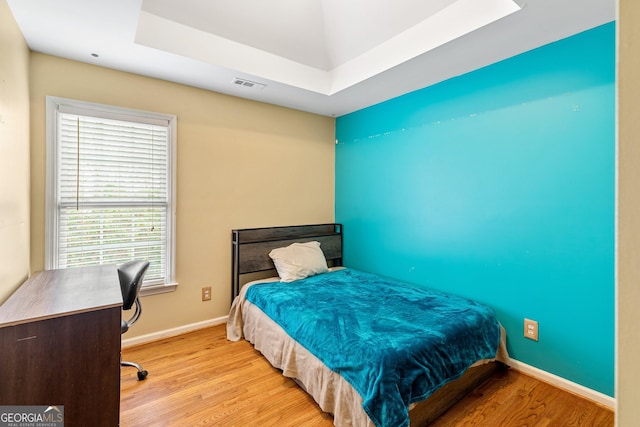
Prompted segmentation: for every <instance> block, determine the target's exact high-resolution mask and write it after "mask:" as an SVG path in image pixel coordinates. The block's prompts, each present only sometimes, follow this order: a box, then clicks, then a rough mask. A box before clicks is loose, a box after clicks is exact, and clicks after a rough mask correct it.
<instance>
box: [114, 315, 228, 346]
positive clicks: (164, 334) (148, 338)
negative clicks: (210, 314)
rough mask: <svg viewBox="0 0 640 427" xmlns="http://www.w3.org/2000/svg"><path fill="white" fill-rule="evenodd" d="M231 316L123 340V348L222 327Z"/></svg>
mask: <svg viewBox="0 0 640 427" xmlns="http://www.w3.org/2000/svg"><path fill="white" fill-rule="evenodd" d="M228 317H229V316H223V317H218V318H216V319H209V320H204V321H202V322H197V323H191V324H189V325H184V326H178V327H177V328H171V329H166V330H164V331H160V332H154V333H151V334H146V335H140V336H138V337H133V338H127V339H123V340H122V348H126V347H131V346H134V345H139V344H146V343H149V342H152V341H158V340H161V339H163V338H169V337H174V336H176V335H180V334H186V333H187V332H193V331H197V330H198V329H203V328H208V327H210V326H216V325H220V324H222V323H226V322H227V318H228Z"/></svg>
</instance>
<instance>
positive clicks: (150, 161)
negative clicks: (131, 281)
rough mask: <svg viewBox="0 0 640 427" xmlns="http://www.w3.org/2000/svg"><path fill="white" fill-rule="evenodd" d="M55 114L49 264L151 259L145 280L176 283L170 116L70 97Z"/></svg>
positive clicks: (157, 282) (58, 107)
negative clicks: (73, 101) (83, 103)
mask: <svg viewBox="0 0 640 427" xmlns="http://www.w3.org/2000/svg"><path fill="white" fill-rule="evenodd" d="M55 116H56V121H55V127H56V129H57V132H56V140H57V144H55V145H56V153H55V154H56V157H57V161H56V162H55V169H56V174H55V175H56V176H55V180H56V181H57V185H55V188H54V192H55V193H56V194H55V210H56V213H54V215H53V216H54V217H56V218H55V219H54V223H53V228H54V230H53V231H54V234H53V235H52V238H53V239H54V240H55V241H54V242H53V244H52V245H48V247H50V248H51V251H52V254H51V255H52V256H51V257H50V258H51V259H50V261H51V262H52V265H51V266H50V268H67V267H79V266H85V265H95V264H121V263H123V262H125V261H129V260H132V259H145V260H148V261H149V262H150V265H149V270H148V271H147V273H146V275H145V285H146V286H148V285H154V284H166V283H171V282H172V281H173V280H172V267H171V266H172V264H173V261H172V249H171V248H172V219H173V218H172V198H173V195H172V191H171V189H172V183H171V173H170V172H171V161H170V160H171V159H170V157H171V151H172V150H171V139H172V132H171V130H172V129H171V127H170V126H171V123H172V121H171V120H167V119H158V118H157V117H145V116H144V115H140V114H135V115H128V114H120V113H118V112H117V111H115V112H114V110H113V109H106V110H105V111H100V110H99V109H92V108H78V107H77V106H73V105H71V106H69V105H66V104H58V105H57V108H56V114H55ZM50 164H51V163H50ZM48 258H49V257H48Z"/></svg>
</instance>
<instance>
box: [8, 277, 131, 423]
mask: <svg viewBox="0 0 640 427" xmlns="http://www.w3.org/2000/svg"><path fill="white" fill-rule="evenodd" d="M121 308H122V293H121V291H120V282H119V279H118V271H117V268H116V266H114V265H107V266H95V267H81V268H69V269H61V270H49V271H43V272H40V273H38V274H35V275H34V276H33V277H31V278H30V279H28V280H27V281H26V282H25V283H24V284H22V286H20V287H19V288H18V289H17V290H16V292H15V293H14V294H13V295H11V297H9V299H8V300H7V301H6V302H5V303H4V304H3V305H2V306H0V405H63V406H64V419H65V425H67V426H108V427H113V426H117V425H118V424H119V411H120V342H121V341H120V320H121V317H122V311H121Z"/></svg>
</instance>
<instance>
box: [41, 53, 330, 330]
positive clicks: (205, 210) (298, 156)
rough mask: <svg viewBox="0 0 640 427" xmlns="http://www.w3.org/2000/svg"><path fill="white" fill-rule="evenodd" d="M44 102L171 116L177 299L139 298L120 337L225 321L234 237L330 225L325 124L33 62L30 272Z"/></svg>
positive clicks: (60, 62)
mask: <svg viewBox="0 0 640 427" xmlns="http://www.w3.org/2000/svg"><path fill="white" fill-rule="evenodd" d="M47 95H51V96H59V97H64V98H73V99H78V100H82V101H89V102H97V103H103V104H110V105H116V106H122V107H127V108H135V109H142V110H149V111H155V112H160V113H168V114H175V115H176V116H177V117H178V121H177V126H178V146H177V212H176V213H177V217H176V230H177V231H176V239H177V244H176V252H177V256H176V276H177V281H178V283H179V285H178V290H177V291H176V292H172V293H168V294H161V295H153V296H148V297H144V298H143V300H142V304H143V315H142V317H141V320H140V321H139V322H138V323H137V324H136V326H135V327H134V328H132V329H131V330H130V332H128V333H127V338H131V337H135V336H138V335H141V334H147V333H152V332H157V331H163V330H166V329H169V328H174V327H180V326H183V325H188V324H191V323H195V322H200V321H206V320H209V319H212V318H217V317H221V316H225V315H226V314H228V310H229V305H230V286H231V284H230V281H231V265H230V264H231V230H232V229H233V228H244V227H262V226H275V225H288V224H304V223H317V222H332V221H334V141H335V135H334V133H335V126H334V124H335V121H334V119H333V118H329V117H324V116H318V115H314V114H308V113H303V112H300V111H294V110H291V109H286V108H281V107H276V106H272V105H268V104H263V103H258V102H254V101H248V100H244V99H240V98H235V97H231V96H226V95H222V94H218V93H213V92H210V91H205V90H200V89H195V88H192V87H188V86H183V85H179V84H174V83H169V82H165V81H161V80H156V79H151V78H147V77H142V76H138V75H134V74H129V73H123V72H119V71H114V70H110V69H106V68H102V67H97V66H93V65H88V64H83V63H79V62H75V61H69V60H65V59H61V58H57V57H53V56H48V55H43V54H38V53H33V54H32V56H31V150H32V162H31V183H32V192H31V216H32V221H31V266H32V269H33V270H34V271H37V270H39V269H42V268H43V267H44V224H45V217H44V207H45V97H46V96H47ZM203 286H212V287H213V292H212V294H213V298H212V301H208V302H202V301H201V288H202V287H203Z"/></svg>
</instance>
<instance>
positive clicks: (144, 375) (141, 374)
mask: <svg viewBox="0 0 640 427" xmlns="http://www.w3.org/2000/svg"><path fill="white" fill-rule="evenodd" d="M120 366H130V367H132V368H136V369H137V370H138V381H142V380H144V379H145V378H147V375H149V372H147V371H146V370H144V369H142V366H140V365H139V364H138V363H135V362H125V361H124V360H122V361H120Z"/></svg>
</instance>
